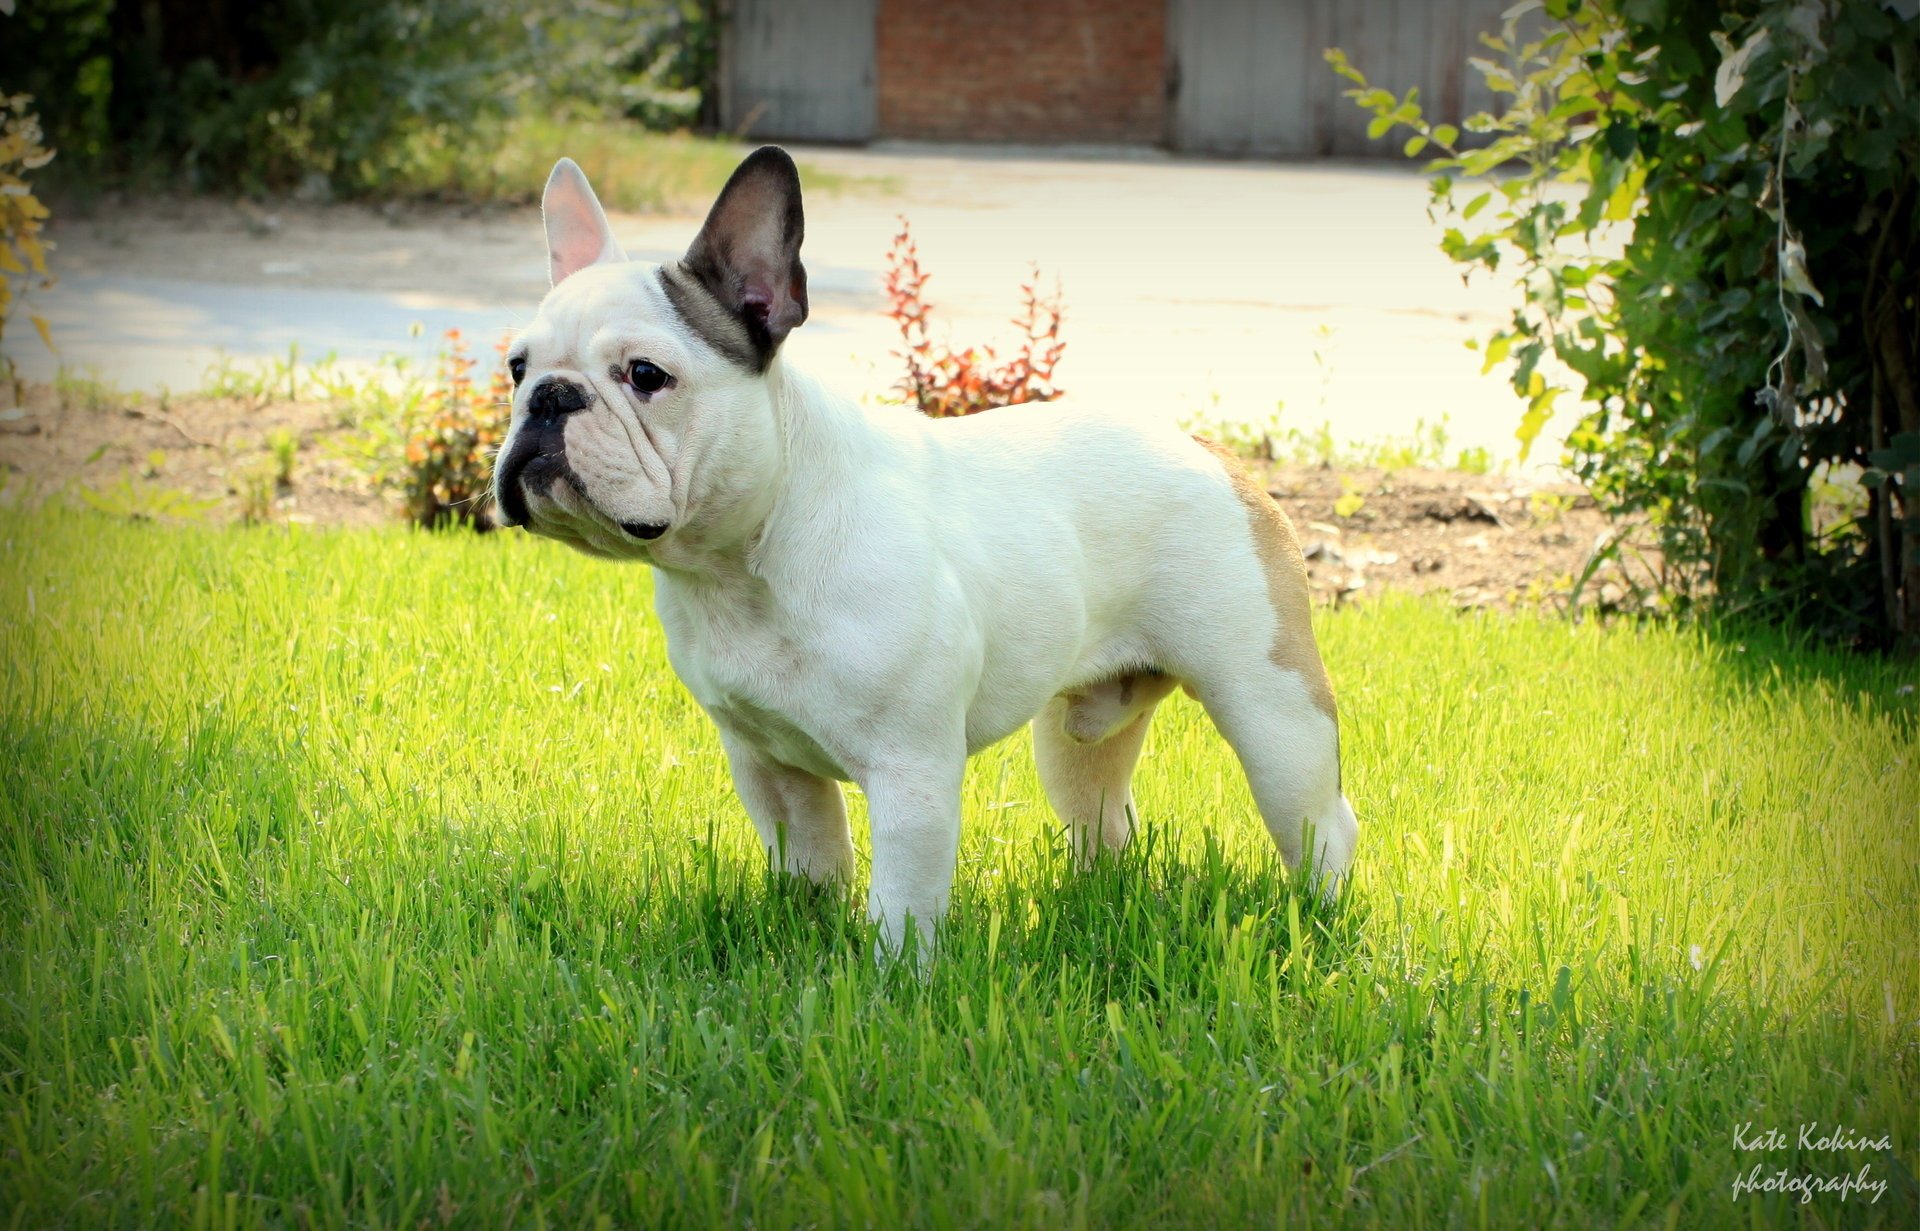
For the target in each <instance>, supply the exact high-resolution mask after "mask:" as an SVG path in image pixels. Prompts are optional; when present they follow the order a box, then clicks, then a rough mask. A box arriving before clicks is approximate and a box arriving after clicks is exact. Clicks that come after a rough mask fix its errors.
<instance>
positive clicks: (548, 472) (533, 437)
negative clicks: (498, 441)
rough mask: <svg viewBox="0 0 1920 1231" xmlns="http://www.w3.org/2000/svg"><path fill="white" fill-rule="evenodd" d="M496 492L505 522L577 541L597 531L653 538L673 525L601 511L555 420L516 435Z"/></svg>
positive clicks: (587, 541)
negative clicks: (620, 517)
mask: <svg viewBox="0 0 1920 1231" xmlns="http://www.w3.org/2000/svg"><path fill="white" fill-rule="evenodd" d="M494 495H495V502H496V504H497V505H498V506H499V509H500V522H501V524H502V525H505V526H519V527H521V528H523V529H526V530H530V531H532V532H534V533H536V534H542V535H546V536H548V537H550V538H557V539H562V540H565V541H567V542H571V543H574V544H576V545H579V546H587V547H592V546H594V542H593V540H594V538H595V537H596V535H595V534H594V533H593V532H594V531H599V532H600V533H601V534H602V535H604V536H605V537H607V538H609V539H612V540H615V541H621V540H623V539H624V540H625V541H627V542H628V543H632V542H633V541H634V540H638V541H639V542H643V543H651V542H653V541H654V540H656V539H658V538H659V537H660V536H661V535H663V534H665V533H666V532H667V530H668V529H669V523H667V522H654V521H616V520H614V519H613V518H611V517H609V516H607V515H606V514H605V513H604V512H602V511H601V510H600V508H599V507H598V506H597V505H596V504H595V503H594V502H593V499H592V498H591V497H589V496H588V495H587V489H586V486H585V485H584V484H583V483H582V482H581V481H580V476H579V475H578V474H576V473H575V472H574V469H573V467H572V466H571V465H570V464H568V462H567V446H566V441H565V439H564V438H563V436H562V434H561V431H560V428H559V426H558V425H557V424H555V425H551V426H547V425H542V426H540V427H529V428H528V429H527V430H524V431H522V432H521V433H520V434H519V435H518V436H516V437H515V438H514V440H513V443H512V445H511V446H510V447H509V448H508V450H507V452H506V454H505V455H504V456H503V457H502V458H501V459H500V463H499V467H498V471H497V473H496V475H495V479H494ZM536 512H537V514H538V516H536Z"/></svg>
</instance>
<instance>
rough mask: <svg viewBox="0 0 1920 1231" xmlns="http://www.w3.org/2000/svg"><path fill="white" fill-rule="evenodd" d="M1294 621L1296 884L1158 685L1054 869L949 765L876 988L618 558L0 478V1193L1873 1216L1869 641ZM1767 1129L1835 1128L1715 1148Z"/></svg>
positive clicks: (1020, 778) (1902, 839)
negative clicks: (1304, 725)
mask: <svg viewBox="0 0 1920 1231" xmlns="http://www.w3.org/2000/svg"><path fill="white" fill-rule="evenodd" d="M1320 621H1321V623H1320V634H1321V644H1322V647H1323V649H1324V651H1325V653H1326V656H1327V658H1328V660H1329V663H1330V666H1331V669H1332V673H1333V675H1334V679H1335V681H1336V683H1337V685H1338V686H1339V688H1340V692H1341V703H1342V713H1343V720H1344V724H1345V725H1344V731H1345V749H1346V762H1345V777H1346V783H1347V789H1348V792H1349V794H1350V795H1351V796H1352V798H1353V800H1354V802H1355V805H1356V807H1357V808H1358V810H1359V812H1360V814H1361V818H1362V823H1363V825H1364V826H1365V829H1364V831H1363V834H1362V845H1361V850H1360V863H1359V865H1358V867H1359V872H1358V876H1357V879H1356V881H1355V883H1354V884H1353V886H1352V887H1351V891H1350V892H1349V893H1348V894H1347V895H1346V896H1345V897H1344V898H1343V899H1342V901H1341V902H1339V903H1338V904H1337V905H1335V906H1333V907H1330V908H1322V907H1317V906H1312V905H1310V904H1307V903H1303V902H1302V901H1301V900H1300V899H1298V898H1296V897H1294V896H1292V895H1291V894H1290V892H1289V891H1288V889H1287V888H1286V887H1285V885H1284V883H1283V881H1282V880H1281V879H1280V878H1279V877H1277V876H1276V874H1275V870H1274V868H1273V866H1272V864H1271V863H1270V859H1269V855H1268V844H1267V841H1266V838H1265V835H1264V832H1263V831H1262V830H1261V828H1260V826H1259V822H1258V820H1257V817H1256V816H1255V814H1254V812H1253V810H1252V806H1251V803H1250V801H1249V799H1248V796H1247V793H1246V789H1245V786H1244V784H1243V782H1242V780H1241V778H1240V775H1239V773H1238V771H1237V769H1236V767H1235V765H1234V764H1233V762H1232V760H1231V758H1230V755H1229V754H1228V752H1227V751H1226V749H1225V748H1224V747H1223V746H1222V744H1221V743H1220V741H1219V740H1218V738H1217V737H1216V736H1215V735H1214V733H1213V732H1212V730H1211V728H1210V727H1209V726H1208V725H1207V724H1206V722H1205V719H1204V717H1203V716H1202V715H1201V714H1200V713H1199V711H1198V710H1197V709H1196V708H1195V707H1194V706H1193V705H1192V704H1191V703H1190V702H1188V701H1186V700H1185V699H1184V698H1178V697H1177V698H1176V699H1175V700H1174V701H1173V702H1170V703H1169V704H1168V705H1167V706H1166V707H1165V708H1164V709H1163V711H1162V714H1161V717H1160V718H1159V720H1158V722H1157V724H1156V727H1155V729H1154V734H1153V737H1152V742H1151V744H1150V746H1149V753H1148V759H1147V761H1146V763H1145V765H1144V766H1143V769H1142V771H1141V775H1140V782H1139V795H1140V803H1141V808H1142V813H1143V816H1144V818H1145V820H1146V825H1147V828H1146V837H1145V841H1144V842H1143V843H1142V844H1139V845H1137V846H1136V848H1135V850H1134V851H1132V852H1129V854H1128V856H1126V857H1125V858H1123V859H1121V860H1119V861H1118V862H1116V863H1114V864H1112V865H1109V866H1106V867H1104V868H1102V869H1100V870H1099V871H1097V872H1096V873H1095V874H1092V875H1089V876H1085V877H1077V876H1075V875H1073V874H1072V873H1071V872H1070V870H1069V868H1068V867H1067V864H1066V861H1065V858H1064V852H1063V844H1062V842H1061V840H1060V838H1059V836H1058V835H1057V834H1056V833H1055V832H1054V828H1053V824H1052V822H1051V819H1050V817H1049V815H1048V813H1047V812H1046V809H1045V805H1044V803H1043V801H1042V798H1041V795H1040V792H1039V788H1038V785H1037V783H1036V781H1035V778H1034V774H1033V770H1032V767H1031V762H1030V758H1029V754H1028V750H1027V748H1026V746H1025V745H1026V740H1025V738H1024V737H1020V738H1016V739H1013V740H1009V741H1008V742H1007V743H1006V744H1005V745H1003V746H1002V747H999V748H995V749H993V750H991V751H989V752H987V753H985V754H984V755H982V756H981V757H979V758H978V759H977V760H976V761H975V762H974V765H973V768H972V771H971V773H970V775H969V777H968V780H967V792H966V818H967V831H966V838H965V842H964V845H963V849H962V857H961V858H962V867H961V874H960V884H959V888H958V891H957V894H956V901H955V906H954V912H953V916H952V919H951V925H950V928H949V930H948V932H947V933H946V935H945V938H944V941H943V944H944V948H943V950H942V953H941V956H940V958H939V960H938V962H937V963H936V964H935V966H934V969H933V970H932V972H931V974H930V975H929V976H928V977H927V978H926V979H925V980H924V981H921V980H917V979H915V978H914V977H913V976H912V975H911V974H907V973H903V972H900V971H888V970H881V969H878V968H876V967H875V966H874V965H873V964H872V963H871V961H870V958H869V952H870V951H869V940H868V937H867V935H866V933H865V930H864V925H863V924H861V923H860V922H859V921H858V920H857V919H856V918H854V915H853V912H852V911H851V909H850V908H849V907H848V906H847V905H846V904H844V903H843V902H840V901H837V900H833V899H826V900H822V899H820V898H819V897H817V896H814V895H810V894H807V893H804V892H798V891H795V890H793V889H791V888H787V887H783V886H781V885H780V884H778V883H777V882H771V881H769V879H768V878H767V877H766V876H765V875H764V874H763V873H762V871H761V866H762V865H761V861H760V857H759V855H758V854H757V851H756V848H755V845H754V842H753V839H752V834H751V828H750V826H749V825H748V823H747V821H746V819H745V817H744V816H743V815H742V814H741V812H740V810H739V807H738V806H737V804H736V803H735V801H734V799H733V797H732V794H731V791H730V789H729V786H728V782H727V777H726V772H725V768H724V765H723V762H722V756H721V752H720V748H719V744H718V741H717V740H716V738H715V735H714V733H713V730H712V729H711V727H710V726H709V724H708V723H707V722H706V720H705V719H704V717H703V716H702V715H701V714H700V713H699V712H698V710H697V709H696V707H695V706H694V705H693V703H692V702H691V700H690V699H689V698H688V697H687V696H686V694H685V692H684V691H683V690H682V689H681V688H680V686H679V685H678V684H677V683H676V682H675V680H674V679H673V678H672V676H671V674H670V672H669V671H668V669H667V666H666V662H665V658H664V653H663V642H662V635H661V633H660V630H659V627H658V625H657V624H656V623H655V621H654V619H653V617H652V614H651V611H650V603H649V581H648V577H647V574H646V573H645V572H644V571H643V570H639V569H632V568H627V569H622V568H617V567H614V566H610V565H606V564H602V563H597V562H594V561H589V560H586V559H584V558H582V557H579V556H576V555H573V554H571V553H568V552H566V551H565V550H564V549H561V548H558V547H555V546H553V545H551V544H545V543H539V542H535V541H531V540H526V539H524V538H523V537H520V536H514V537H509V536H505V535H500V536H493V537H491V538H488V539H473V538H456V537H439V536H431V535H425V534H407V533H404V532H397V531H396V532H381V533H338V532H336V533H325V532H313V531H301V530H298V529H295V530H292V531H288V530H264V529H261V530H213V529H178V530H163V529H160V528H156V527H153V526H141V525H133V524H127V523H123V522H116V521H112V520H110V519H107V518H105V517H102V516H98V515H92V514H73V513H63V512H59V511H57V510H51V509H50V510H47V511H44V512H41V513H36V514H22V513H18V512H13V513H5V514H0V645H3V647H4V652H5V657H4V662H5V668H4V669H5V684H4V689H3V690H0V731H3V733H4V740H5V746H4V755H3V756H0V775H3V776H4V788H0V818H3V819H4V829H3V830H0V920H3V921H4V928H5V932H4V935H5V937H6V939H5V943H4V950H3V952H0V965H3V972H0V973H3V975H4V978H3V980H0V991H3V995H4V999H0V1221H4V1222H6V1223H7V1224H8V1225H11V1226H34V1227H37V1226H56V1225H102V1224H117V1225H122V1226H162V1225H167V1226H171V1225H189V1224H191V1225H204V1226H252V1225H275V1226H283V1225H284V1226H305V1225H320V1226H331V1225H363V1226H379V1227H416V1226H428V1227H432V1226H439V1225H442V1224H443V1223H445V1222H451V1223H453V1224H455V1225H464V1226H477V1227H494V1226H505V1225H522V1226H534V1225H549V1226H558V1227H572V1226H585V1225H593V1224H594V1223H595V1222H596V1221H597V1220H601V1219H604V1220H606V1222H603V1223H602V1225H607V1224H608V1223H610V1224H611V1225H631V1224H671V1225H683V1226H692V1225H723V1226H737V1225H745V1224H747V1223H748V1222H751V1223H752V1225H754V1226H758V1227H790V1226H803V1225H807V1226H813V1225H819V1226H869V1227H892V1226H901V1225H927V1226H954V1227H964V1226H983V1225H993V1226H1034V1227H1053V1226H1081V1227H1120V1226H1127V1227H1156V1226H1209V1227H1213V1226H1235V1227H1237V1226H1251V1225H1262V1226H1266V1225H1272V1226H1283V1225H1284V1226H1297V1225H1313V1226H1356V1227H1358V1226H1375V1225H1381V1224H1386V1225H1392V1226H1396V1227H1400V1228H1407V1229H1412V1228H1422V1227H1476V1226H1482V1225H1486V1226H1509V1227H1512V1226H1518V1227H1530V1228H1531V1227H1546V1226H1553V1225H1560V1226H1572V1227H1614V1226H1636V1225H1657V1226H1666V1227H1700V1226H1718V1225H1726V1226H1732V1225H1739V1226H1754V1225H1771V1224H1777V1223H1804V1224H1806V1225H1814V1226H1822V1227H1827V1226H1835V1225H1912V1223H1911V1221H1910V1220H1911V1219H1912V1218H1913V1216H1914V1214H1915V1209H1916V1201H1917V1198H1916V1190H1915V1186H1914V1182H1913V1170H1914V1168H1915V1165H1916V1159H1917V1158H1920V1155H1917V1154H1916V1140H1917V1131H1920V1130H1917V1126H1916V1118H1915V1111H1914V1108H1915V1107H1916V1106H1917V1105H1920V1080H1916V1078H1917V1077H1920V1073H1917V1072H1916V1069H1917V1068H1920V1061H1917V1060H1916V1041H1920V1039H1917V1035H1916V1025H1915V1023H1916V1018H1920V975H1917V974H1916V961H1915V950H1914V940H1915V921H1916V917H1917V912H1920V872H1917V870H1916V861H1915V857H1914V856H1915V843H1914V838H1915V829H1916V816H1915V812H1916V800H1920V760H1916V757H1915V751H1916V749H1915V742H1916V741H1915V731H1916V706H1915V700H1914V698H1913V697H1911V696H1908V695H1902V694H1901V692H1900V689H1901V686H1902V685H1904V684H1906V683H1909V682H1911V681H1912V680H1913V678H1914V676H1913V673H1912V672H1911V670H1910V669H1904V668H1901V667H1899V666H1897V665H1892V664H1887V663H1882V662H1875V661H1870V660H1864V659H1854V658H1844V657H1841V656H1839V655H1834V654H1828V653H1825V652H1821V651H1817V650H1814V649H1810V648H1806V647H1796V646H1792V645H1787V644H1783V643H1780V642H1777V641H1772V640H1768V639H1766V638H1762V637H1758V636H1756V637H1754V638H1753V639H1749V640H1746V641H1745V642H1744V643H1741V642H1737V641H1735V640H1733V639H1731V638H1724V637H1723V638H1721V639H1718V640H1713V639H1708V638H1706V637H1705V636H1703V635H1701V634H1699V633H1697V632H1694V631H1687V630H1675V629H1667V628H1649V629H1642V628H1635V627H1631V626H1621V627H1616V628H1613V629H1605V630H1603V629H1599V628H1595V627H1579V628H1576V627H1571V626H1569V625H1566V624H1563V623H1556V622H1552V621H1549V620H1544V619H1538V618H1532V617H1514V618H1487V617H1461V616H1456V615H1454V614H1452V613H1450V612H1448V611H1446V610H1444V609H1441V608H1439V607H1436V606H1432V605H1425V604H1419V603H1414V602H1410V601H1409V602H1387V603H1384V604H1382V605H1379V606H1371V607H1364V608H1360V609H1348V610H1342V611H1339V612H1334V613H1324V614H1323V615H1322V616H1321V617H1320ZM855 818H856V819H855V824H856V838H857V841H858V842H859V843H860V844H861V845H862V846H864V824H865V818H864V811H863V810H862V809H861V808H860V807H859V801H858V799H857V797H856V799H855ZM1807 1121H1817V1122H1819V1123H1820V1124H1822V1125H1825V1126H1831V1125H1834V1124H1840V1125H1844V1126H1846V1127H1847V1128H1849V1129H1851V1130H1853V1131H1854V1132H1856V1133H1857V1134H1860V1135H1863V1136H1867V1137H1878V1136H1880V1135H1882V1134H1885V1135H1887V1136H1889V1137H1890V1138H1891V1149H1890V1150H1887V1151H1881V1150H1877V1149H1873V1148H1871V1147H1868V1148H1859V1149H1851V1150H1844V1151H1839V1152H1832V1153H1827V1152H1819V1151H1812V1150H1802V1149H1800V1148H1799V1147H1798V1146H1797V1145H1789V1146H1788V1147H1787V1148H1782V1149H1778V1150H1770V1151H1763V1152H1759V1153H1756V1154H1754V1155H1751V1156H1743V1155H1740V1154H1738V1152H1737V1151H1736V1150H1735V1147H1734V1134H1735V1132H1736V1130H1740V1129H1741V1126H1743V1125H1751V1126H1752V1127H1751V1128H1750V1129H1746V1130H1743V1131H1744V1132H1745V1133H1746V1134H1747V1135H1748V1136H1752V1135H1753V1134H1755V1133H1758V1132H1760V1131H1762V1130H1764V1129H1766V1128H1769V1127H1775V1126H1778V1127H1780V1128H1782V1129H1783V1131H1784V1132H1785V1133H1786V1134H1787V1135H1788V1137H1789V1138H1790V1139H1791V1138H1793V1137H1795V1136H1796V1135H1797V1131H1798V1125H1799V1124H1801V1123H1802V1122H1807ZM1755 1164H1762V1165H1764V1167H1765V1169H1766V1170H1767V1171H1768V1172H1771V1171H1774V1170H1779V1169H1785V1170H1787V1171H1789V1172H1792V1173H1800V1172H1815V1173H1819V1174H1822V1175H1826V1174H1835V1173H1839V1172H1843V1171H1856V1172H1857V1171H1858V1170H1859V1169H1860V1168H1861V1167H1866V1168H1868V1169H1869V1174H1870V1178H1872V1179H1874V1180H1876V1181H1885V1182H1886V1183H1887V1184H1888V1188H1887V1190H1886V1193H1885V1195H1884V1196H1883V1197H1881V1199H1880V1200H1879V1201H1878V1202H1877V1203H1875V1204H1867V1203H1865V1202H1864V1201H1863V1200H1862V1199H1861V1198H1860V1197H1857V1196H1856V1197H1854V1198H1852V1199H1850V1200H1848V1201H1847V1202H1845V1203H1842V1202H1841V1201H1840V1200H1839V1198H1838V1197H1837V1196H1833V1195H1821V1196H1816V1197H1815V1198H1814V1199H1813V1200H1812V1201H1810V1202H1808V1203H1807V1204H1804V1205H1802V1204H1798V1203H1797V1202H1796V1201H1795V1200H1794V1199H1793V1198H1789V1197H1783V1196H1779V1195H1774V1196H1760V1197H1753V1196H1744V1197H1741V1198H1739V1199H1738V1200H1736V1199H1734V1197H1733V1195H1732V1184H1733V1180H1734V1178H1735V1176H1736V1174H1744V1173H1746V1172H1747V1171H1748V1170H1750V1168H1751V1167H1752V1166H1754V1165H1755Z"/></svg>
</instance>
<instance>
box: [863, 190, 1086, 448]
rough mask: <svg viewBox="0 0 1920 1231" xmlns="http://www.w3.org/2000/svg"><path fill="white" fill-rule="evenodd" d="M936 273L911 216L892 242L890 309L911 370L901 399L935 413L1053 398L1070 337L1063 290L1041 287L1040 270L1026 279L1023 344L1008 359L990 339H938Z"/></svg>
mask: <svg viewBox="0 0 1920 1231" xmlns="http://www.w3.org/2000/svg"><path fill="white" fill-rule="evenodd" d="M931 277H932V275H931V274H929V273H927V272H926V270H924V269H922V268H921V266H920V252H919V249H918V247H917V246H916V245H915V244H914V242H913V235H912V233H911V232H910V230H909V228H908V225H907V220H906V218H905V217H904V216H903V217H902V218H901V219H900V233H899V234H898V235H895V236H894V237H893V245H892V247H890V248H889V249H888V250H887V273H886V288H887V315H888V316H890V317H892V318H893V320H894V323H895V324H897V325H898V326H899V327H900V338H901V340H902V341H903V342H904V343H905V349H904V350H898V351H895V352H894V354H895V355H897V356H899V357H900V358H901V359H902V360H903V361H904V362H905V363H906V367H907V370H906V373H905V375H903V376H902V377H901V378H900V381H899V383H898V384H896V385H895V386H894V388H895V389H896V390H898V391H899V393H900V394H901V395H902V399H903V400H906V401H911V402H912V403H913V404H914V405H915V406H917V407H919V408H920V410H921V411H922V412H923V413H925V414H928V415H931V416H932V417H934V418H936V419H940V418H947V417H950V416H954V415H971V414H976V413H978V412H980V411H983V410H991V409H992V408H993V407H995V406H1012V405H1016V404H1018V403H1021V402H1048V401H1052V400H1053V399H1054V398H1057V397H1059V396H1060V395H1061V393H1062V392H1063V391H1062V390H1061V388H1060V387H1059V386H1058V385H1056V384H1054V383H1053V369H1054V367H1055V365H1057V364H1058V363H1059V362H1060V356H1061V354H1062V353H1063V352H1064V351H1065V350H1066V348H1067V344H1066V343H1065V342H1062V341H1061V340H1060V318H1061V302H1062V301H1061V295H1060V288H1059V286H1058V284H1056V285H1055V286H1054V290H1053V294H1052V295H1050V296H1043V295H1042V294H1041V293H1040V291H1039V284H1040V270H1039V268H1038V267H1035V269H1034V270H1033V273H1032V275H1031V276H1029V277H1028V279H1027V280H1026V281H1025V282H1023V283H1021V284H1020V315H1018V316H1016V317H1014V318H1013V326H1014V328H1016V329H1018V330H1019V331H1020V342H1019V345H1018V347H1017V349H1015V350H1014V352H1013V353H1012V354H1011V355H1009V356H1007V357H1006V358H1005V359H1002V358H1001V357H1000V354H999V352H997V351H996V350H995V349H994V348H993V347H991V346H969V347H967V348H966V349H964V350H955V349H953V348H952V347H951V346H949V345H947V344H946V343H944V342H936V341H934V340H933V337H932V334H931V332H930V330H929V329H928V317H929V314H930V312H931V310H932V305H931V304H929V303H928V302H927V299H926V285H927V281H928V279H929V278H931Z"/></svg>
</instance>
